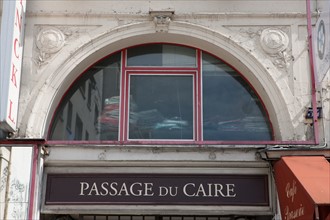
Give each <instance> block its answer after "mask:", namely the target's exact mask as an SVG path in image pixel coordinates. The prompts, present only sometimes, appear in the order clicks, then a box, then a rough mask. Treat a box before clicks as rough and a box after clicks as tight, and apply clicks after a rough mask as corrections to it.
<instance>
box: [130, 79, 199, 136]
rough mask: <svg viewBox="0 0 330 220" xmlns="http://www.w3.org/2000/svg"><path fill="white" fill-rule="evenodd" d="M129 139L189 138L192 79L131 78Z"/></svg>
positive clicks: (191, 128) (191, 120) (190, 133)
mask: <svg viewBox="0 0 330 220" xmlns="http://www.w3.org/2000/svg"><path fill="white" fill-rule="evenodd" d="M129 103H130V106H129V138H130V139H192V138H193V76H192V75H185V76H183V75H171V76H170V75H132V76H131V77H130V99H129Z"/></svg>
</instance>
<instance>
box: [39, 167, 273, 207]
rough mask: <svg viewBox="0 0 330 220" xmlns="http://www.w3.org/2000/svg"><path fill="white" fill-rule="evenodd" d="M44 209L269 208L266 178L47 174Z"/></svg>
mask: <svg viewBox="0 0 330 220" xmlns="http://www.w3.org/2000/svg"><path fill="white" fill-rule="evenodd" d="M45 194H46V195H45V205H90V204H98V205H123V204H127V205H218V206H224V205H230V206H269V190H268V176H267V175H213V174H212V175H211V174H135V173H132V174H48V175H47V185H46V193H45Z"/></svg>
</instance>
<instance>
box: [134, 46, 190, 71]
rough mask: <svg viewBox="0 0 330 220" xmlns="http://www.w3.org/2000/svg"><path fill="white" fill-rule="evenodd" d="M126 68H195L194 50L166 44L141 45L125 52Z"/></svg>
mask: <svg viewBox="0 0 330 220" xmlns="http://www.w3.org/2000/svg"><path fill="white" fill-rule="evenodd" d="M127 65H128V66H181V67H192V66H193V67H194V66H196V50H195V49H192V48H189V47H182V46H176V45H167V44H152V45H142V46H139V47H133V48H129V49H128V50H127Z"/></svg>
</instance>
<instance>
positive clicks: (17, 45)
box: [14, 38, 19, 59]
mask: <svg viewBox="0 0 330 220" xmlns="http://www.w3.org/2000/svg"><path fill="white" fill-rule="evenodd" d="M17 48H19V41H18V39H17V38H15V40H14V54H15V57H16V58H17V59H19V53H18V51H17Z"/></svg>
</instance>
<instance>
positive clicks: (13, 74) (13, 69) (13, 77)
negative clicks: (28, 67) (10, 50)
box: [10, 63, 18, 88]
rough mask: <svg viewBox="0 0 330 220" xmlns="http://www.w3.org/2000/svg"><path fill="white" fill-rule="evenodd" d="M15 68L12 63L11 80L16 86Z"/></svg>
mask: <svg viewBox="0 0 330 220" xmlns="http://www.w3.org/2000/svg"><path fill="white" fill-rule="evenodd" d="M17 71H18V70H17V68H16V66H15V64H14V63H13V68H12V70H11V79H10V80H11V82H12V83H13V84H14V86H15V87H16V88H17V83H16V82H17V81H16V73H17Z"/></svg>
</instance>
